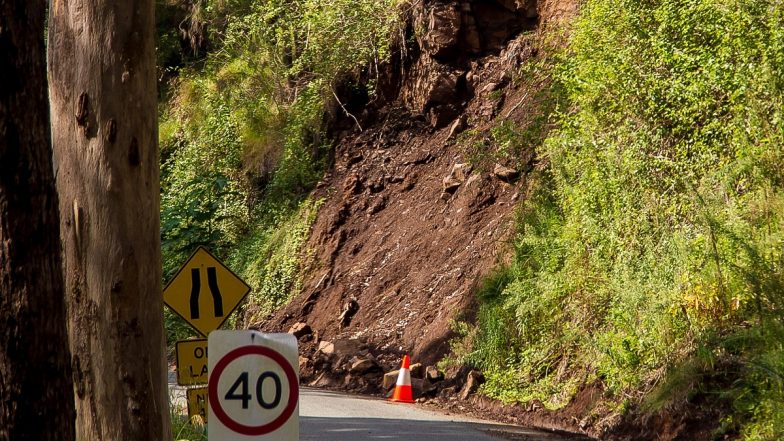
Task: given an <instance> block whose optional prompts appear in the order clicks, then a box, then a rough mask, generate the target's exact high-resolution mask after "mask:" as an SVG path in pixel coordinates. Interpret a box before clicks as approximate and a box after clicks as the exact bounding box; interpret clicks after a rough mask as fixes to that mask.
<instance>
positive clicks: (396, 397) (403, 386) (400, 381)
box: [392, 355, 414, 403]
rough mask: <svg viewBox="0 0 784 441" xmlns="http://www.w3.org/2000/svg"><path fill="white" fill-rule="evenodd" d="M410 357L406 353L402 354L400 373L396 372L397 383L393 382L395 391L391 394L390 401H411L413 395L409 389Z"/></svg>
mask: <svg viewBox="0 0 784 441" xmlns="http://www.w3.org/2000/svg"><path fill="white" fill-rule="evenodd" d="M410 366H411V359H409V358H408V355H404V356H403V364H402V365H401V366H400V373H399V374H397V383H395V393H394V394H393V395H392V401H397V402H400V403H413V402H414V397H413V392H412V391H411V371H409V370H408V369H409V367H410Z"/></svg>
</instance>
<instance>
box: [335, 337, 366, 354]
mask: <svg viewBox="0 0 784 441" xmlns="http://www.w3.org/2000/svg"><path fill="white" fill-rule="evenodd" d="M362 346H363V343H362V342H361V341H360V340H357V339H355V338H343V339H340V340H335V342H334V343H333V347H334V350H335V353H336V354H338V355H353V354H357V353H359V352H360V351H361V350H362Z"/></svg>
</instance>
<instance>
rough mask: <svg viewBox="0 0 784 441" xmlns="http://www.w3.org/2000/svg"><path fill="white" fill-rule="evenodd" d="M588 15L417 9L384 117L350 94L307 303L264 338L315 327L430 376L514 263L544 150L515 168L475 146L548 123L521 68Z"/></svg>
mask: <svg viewBox="0 0 784 441" xmlns="http://www.w3.org/2000/svg"><path fill="white" fill-rule="evenodd" d="M575 10H576V1H572V0H544V1H542V0H540V1H538V2H537V1H536V0H497V1H446V2H445V1H419V2H414V3H413V4H412V5H411V9H410V10H409V11H408V13H407V14H408V17H407V29H406V34H407V35H405V38H404V39H402V41H401V43H400V47H399V48H398V49H399V50H400V53H401V56H400V57H399V58H398V59H396V60H394V61H393V62H392V63H391V64H390V65H389V66H388V69H387V75H386V77H385V78H382V79H381V81H379V92H380V95H381V97H380V99H379V103H380V104H378V103H377V104H375V105H365V102H364V101H362V94H358V95H359V96H360V97H359V98H357V97H356V96H353V97H352V96H351V94H346V93H343V94H341V95H343V96H342V97H341V98H343V99H341V102H340V103H339V104H340V107H339V110H338V111H339V112H343V115H344V118H342V119H341V120H340V121H339V122H337V123H335V124H333V127H332V131H333V134H334V135H335V136H337V138H338V139H339V141H338V143H337V145H336V147H335V150H334V163H333V165H332V167H331V169H330V170H329V171H328V173H327V174H326V176H325V178H324V179H323V181H322V182H321V183H320V184H319V185H318V187H317V189H316V191H315V195H314V196H315V197H316V198H317V199H322V200H323V204H322V205H321V208H320V210H319V213H318V217H317V220H316V222H315V224H314V226H313V228H312V230H311V232H310V237H309V239H308V242H307V246H306V249H307V250H308V251H307V253H306V256H304V260H305V262H306V273H305V274H306V275H305V280H304V284H303V288H302V290H301V293H300V294H299V296H298V297H296V298H294V299H293V300H292V301H291V302H290V303H289V304H288V305H287V306H285V307H283V308H282V309H280V310H279V311H277V312H276V313H274V314H272V315H271V316H269V317H267V318H266V319H265V320H263V321H261V322H258V323H255V324H253V325H252V326H251V327H254V328H259V329H264V330H268V331H271V330H279V331H287V330H288V329H289V328H290V327H291V326H292V325H294V324H295V323H298V322H304V323H307V324H308V325H309V326H310V327H311V328H312V329H313V331H314V334H313V335H314V336H316V340H327V341H336V340H341V339H358V340H359V341H361V342H362V344H363V345H365V346H366V347H368V348H371V352H374V353H375V354H389V355H392V354H394V355H400V354H403V353H408V354H411V356H412V358H413V359H414V360H415V361H418V362H421V363H423V364H432V363H435V362H437V361H438V360H440V359H441V358H442V357H443V356H444V355H445V354H447V353H448V351H449V340H450V338H451V337H452V336H453V331H452V326H451V324H452V322H453V320H455V319H456V318H464V317H466V316H470V315H471V311H472V305H473V300H472V295H473V292H472V290H473V289H474V288H475V287H476V286H477V284H478V283H479V282H480V280H481V279H482V277H483V276H484V275H486V274H487V273H488V272H489V271H490V270H491V269H492V268H493V267H495V266H496V265H497V264H498V263H499V260H503V259H504V257H505V252H506V250H507V243H508V239H509V237H510V234H511V232H512V228H511V223H512V220H513V217H514V213H515V206H516V205H517V204H519V203H520V202H521V201H522V200H524V199H525V195H526V189H527V188H528V185H529V182H528V172H529V171H531V170H532V169H533V168H534V167H535V166H536V163H535V154H534V149H535V147H536V146H535V145H528V146H523V148H521V149H520V150H519V151H518V152H517V153H516V155H515V157H513V158H511V157H505V158H504V157H499V156H498V155H495V156H493V155H484V156H483V155H481V154H480V155H478V159H477V158H476V157H469V156H471V155H469V152H470V151H471V150H470V149H469V148H468V147H469V146H476V145H479V146H480V147H481V146H485V147H486V148H487V149H488V150H491V149H492V148H493V146H492V145H491V144H492V142H490V141H489V139H490V136H489V133H490V131H491V129H492V128H493V127H497V126H498V125H500V124H502V123H504V121H508V122H511V123H514V124H515V125H516V126H525V125H526V124H529V123H531V121H532V120H533V119H534V118H535V117H536V116H537V112H538V111H539V107H540V103H538V102H537V98H536V97H537V96H538V92H539V90H540V89H541V88H543V87H545V84H543V82H541V81H534V80H532V79H531V78H526V77H520V75H519V73H520V67H521V66H522V65H524V64H525V63H531V62H535V61H536V60H537V59H539V58H541V57H543V56H546V54H544V53H543V52H542V51H543V49H542V48H543V47H545V46H544V45H543V41H544V40H545V38H546V36H547V35H551V34H552V33H553V32H560V29H561V25H560V24H561V23H563V22H564V21H565V20H564V19H565V18H568V17H571V16H572V15H573V14H574V12H575ZM355 95H357V94H355ZM474 153H476V152H475V151H474ZM480 153H481V152H480ZM474 156H477V155H474ZM313 347H314V346H312V345H311V346H308V345H305V346H304V348H305V349H303V351H304V352H307V351H308V348H309V350H312V349H313ZM391 359H392V358H390V360H391ZM397 360H399V358H398V359H397Z"/></svg>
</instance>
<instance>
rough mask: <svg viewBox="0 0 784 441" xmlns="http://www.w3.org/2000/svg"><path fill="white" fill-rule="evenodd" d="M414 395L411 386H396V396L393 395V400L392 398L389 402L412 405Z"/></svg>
mask: <svg viewBox="0 0 784 441" xmlns="http://www.w3.org/2000/svg"><path fill="white" fill-rule="evenodd" d="M413 395H414V394H413V393H412V390H411V386H408V385H402V386H395V394H394V395H392V398H390V399H389V401H393V402H396V403H408V404H412V403H413V402H414V396H413Z"/></svg>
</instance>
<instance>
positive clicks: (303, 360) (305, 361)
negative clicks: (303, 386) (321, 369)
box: [299, 355, 310, 371]
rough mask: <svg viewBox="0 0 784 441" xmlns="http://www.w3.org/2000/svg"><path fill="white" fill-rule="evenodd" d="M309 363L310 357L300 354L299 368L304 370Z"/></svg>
mask: <svg viewBox="0 0 784 441" xmlns="http://www.w3.org/2000/svg"><path fill="white" fill-rule="evenodd" d="M308 363H310V359H309V358H308V357H303V356H301V355H300V356H299V370H300V371H301V370H303V369H305V368H306V367H307V365H308Z"/></svg>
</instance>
